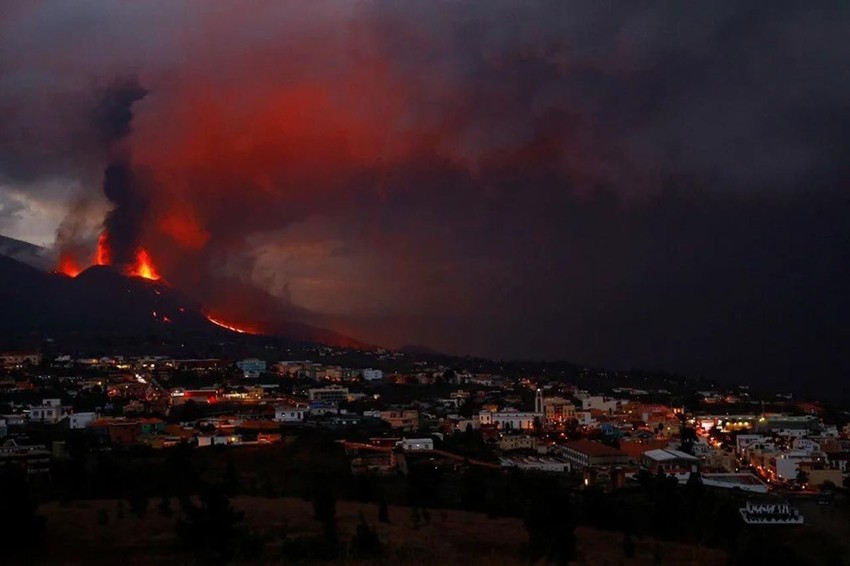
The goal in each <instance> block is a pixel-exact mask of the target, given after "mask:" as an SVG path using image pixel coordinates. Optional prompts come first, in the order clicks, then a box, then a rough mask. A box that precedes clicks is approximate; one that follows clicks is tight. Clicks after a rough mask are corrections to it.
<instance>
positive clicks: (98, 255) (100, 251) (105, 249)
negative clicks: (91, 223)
mask: <svg viewBox="0 0 850 566" xmlns="http://www.w3.org/2000/svg"><path fill="white" fill-rule="evenodd" d="M110 255H111V254H110V253H109V242H108V241H107V236H106V232H101V233H100V237H99V238H98V239H97V251H96V252H95V255H94V263H95V265H109V264H110V263H112V261H111V259H112V258H111V257H110Z"/></svg>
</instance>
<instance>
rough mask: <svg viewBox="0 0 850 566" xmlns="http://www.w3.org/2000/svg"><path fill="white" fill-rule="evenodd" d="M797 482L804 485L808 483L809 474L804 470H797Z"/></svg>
mask: <svg viewBox="0 0 850 566" xmlns="http://www.w3.org/2000/svg"><path fill="white" fill-rule="evenodd" d="M797 483H798V484H800V485H806V484H807V483H809V474H808V472H806V471H805V470H800V471H799V472H797Z"/></svg>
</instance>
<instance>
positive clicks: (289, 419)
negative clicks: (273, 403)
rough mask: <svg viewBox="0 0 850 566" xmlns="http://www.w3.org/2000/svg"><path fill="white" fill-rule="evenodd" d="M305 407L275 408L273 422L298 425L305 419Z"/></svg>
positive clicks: (306, 411)
mask: <svg viewBox="0 0 850 566" xmlns="http://www.w3.org/2000/svg"><path fill="white" fill-rule="evenodd" d="M307 413H308V410H307V409H306V408H305V407H292V406H281V407H275V410H274V420H276V421H277V422H279V423H300V422H301V421H303V420H304V419H305V418H306V417H307Z"/></svg>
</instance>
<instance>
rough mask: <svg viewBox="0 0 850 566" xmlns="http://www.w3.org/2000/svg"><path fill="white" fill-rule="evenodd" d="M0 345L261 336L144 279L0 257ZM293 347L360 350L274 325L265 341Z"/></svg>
mask: <svg viewBox="0 0 850 566" xmlns="http://www.w3.org/2000/svg"><path fill="white" fill-rule="evenodd" d="M0 305H2V307H3V311H4V315H5V316H3V317H0V340H2V341H4V342H16V341H18V342H19V341H22V340H26V339H28V338H29V339H32V338H33V337H43V338H46V337H52V338H62V337H72V336H87V337H97V336H104V337H124V338H133V337H142V336H161V337H171V338H174V339H178V340H179V339H180V338H181V337H186V336H193V337H201V338H202V337H208V338H210V339H221V338H223V337H227V336H232V337H235V336H237V335H240V334H249V335H250V334H263V333H260V332H257V331H254V330H252V329H249V328H244V327H241V326H239V325H235V324H231V323H229V322H228V321H227V320H222V319H219V318H216V317H214V316H211V315H210V314H209V313H207V311H206V310H205V309H204V308H203V307H202V306H201V305H199V304H197V303H195V302H193V301H192V300H191V299H189V298H188V297H187V296H186V295H184V294H183V293H181V292H180V290H178V289H175V288H173V287H171V286H169V285H168V284H167V283H165V282H164V281H162V280H160V279H154V278H151V277H149V273H139V274H138V275H133V274H131V275H128V274H126V270H124V269H120V268H117V267H116V266H109V265H95V266H92V267H89V268H88V269H85V270H83V271H82V272H80V273H79V274H78V275H76V276H75V277H70V276H68V275H65V274H63V273H59V272H45V271H41V270H39V269H37V268H34V267H32V266H30V265H27V264H24V263H22V262H20V261H17V260H15V259H12V258H10V257H7V256H4V255H0ZM264 334H265V335H267V336H274V337H278V338H282V339H288V340H292V341H298V342H315V343H321V344H328V345H334V346H354V347H363V346H364V345H363V344H361V343H359V342H357V341H356V340H352V339H349V338H347V337H345V336H342V335H339V334H337V333H335V332H333V331H330V330H325V329H321V328H315V327H312V326H309V325H306V324H301V323H297V322H286V321H280V323H279V324H278V325H276V327H275V331H274V332H271V333H264Z"/></svg>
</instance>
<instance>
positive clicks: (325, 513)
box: [312, 486, 338, 544]
mask: <svg viewBox="0 0 850 566" xmlns="http://www.w3.org/2000/svg"><path fill="white" fill-rule="evenodd" d="M336 499H337V496H336V492H335V491H334V490H333V489H332V488H331V487H330V486H325V487H320V486H317V487H315V488H314V490H313V498H312V503H313V513H314V515H315V517H316V520H317V521H319V523H321V525H322V532H323V533H324V535H325V538H326V539H327V540H328V542H330V543H333V544H336V543H337V540H338V539H337V528H336Z"/></svg>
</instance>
